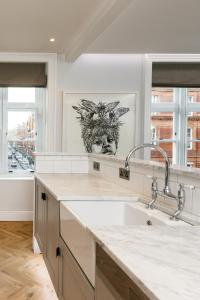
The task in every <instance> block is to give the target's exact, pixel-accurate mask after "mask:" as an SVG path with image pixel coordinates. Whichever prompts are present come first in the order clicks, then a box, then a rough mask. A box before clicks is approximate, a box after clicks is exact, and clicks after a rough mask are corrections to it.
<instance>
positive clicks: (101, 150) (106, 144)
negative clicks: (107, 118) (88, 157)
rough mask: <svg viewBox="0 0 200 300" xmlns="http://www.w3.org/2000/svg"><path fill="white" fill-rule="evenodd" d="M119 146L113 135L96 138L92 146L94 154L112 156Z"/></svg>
mask: <svg viewBox="0 0 200 300" xmlns="http://www.w3.org/2000/svg"><path fill="white" fill-rule="evenodd" d="M116 150H117V145H116V143H115V141H114V138H113V137H112V136H111V135H106V134H105V135H103V136H99V137H96V138H95V140H94V143H93V145H92V152H94V153H98V154H112V155H115V153H116Z"/></svg>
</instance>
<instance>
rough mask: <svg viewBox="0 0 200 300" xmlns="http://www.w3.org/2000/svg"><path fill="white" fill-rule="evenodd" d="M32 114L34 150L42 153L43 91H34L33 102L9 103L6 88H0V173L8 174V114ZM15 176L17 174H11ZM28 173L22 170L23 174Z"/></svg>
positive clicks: (41, 89) (40, 89)
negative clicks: (34, 132)
mask: <svg viewBox="0 0 200 300" xmlns="http://www.w3.org/2000/svg"><path fill="white" fill-rule="evenodd" d="M10 111H12V112H15V111H16V112H23V111H25V112H34V113H35V128H36V130H35V131H36V134H37V138H36V149H37V151H44V147H43V143H42V140H44V138H45V123H46V118H45V89H44V88H36V89H35V102H9V101H8V88H0V135H1V140H2V144H1V146H0V172H1V173H4V172H9V169H8V138H7V132H8V112H10ZM12 173H13V174H17V172H16V173H15V172H12ZM26 173H29V172H28V171H26V170H24V172H23V174H26Z"/></svg>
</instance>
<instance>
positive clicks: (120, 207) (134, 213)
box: [60, 201, 188, 286]
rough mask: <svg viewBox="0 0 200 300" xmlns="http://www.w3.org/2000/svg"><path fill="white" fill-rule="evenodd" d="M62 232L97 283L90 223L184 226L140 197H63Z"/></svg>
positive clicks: (80, 261) (67, 242)
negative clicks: (84, 199) (122, 199)
mask: <svg viewBox="0 0 200 300" xmlns="http://www.w3.org/2000/svg"><path fill="white" fill-rule="evenodd" d="M60 220H61V224H60V229H61V236H62V238H63V240H64V241H65V243H66V244H67V246H68V247H69V249H70V250H71V252H72V254H73V256H74V257H75V259H76V260H77V262H78V263H79V265H80V267H81V268H82V270H83V271H84V273H85V274H86V276H87V277H88V279H89V281H90V282H91V284H92V285H93V286H95V241H94V239H93V237H92V235H91V234H90V233H89V231H88V230H87V227H89V226H112V225H115V226H126V225H136V226H140V225H146V226H148V225H153V226H154V225H161V226H163V225H164V226H166V225H167V226H183V225H186V226H187V225H188V224H186V223H185V222H182V221H178V222H177V221H172V220H170V219H169V216H168V215H167V214H165V213H163V212H161V211H159V210H156V209H154V210H149V209H146V207H145V205H144V204H143V203H141V202H139V201H136V202H134V201H62V202H61V204H60Z"/></svg>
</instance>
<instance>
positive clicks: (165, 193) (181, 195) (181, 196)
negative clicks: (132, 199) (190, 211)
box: [125, 143, 185, 219]
mask: <svg viewBox="0 0 200 300" xmlns="http://www.w3.org/2000/svg"><path fill="white" fill-rule="evenodd" d="M144 148H153V149H155V150H157V151H159V152H160V154H161V155H162V157H163V158H164V161H165V184H164V188H163V190H162V191H159V190H158V184H157V178H156V177H153V182H152V185H151V192H152V200H151V202H149V203H148V205H147V208H151V209H153V208H154V206H155V205H154V203H155V202H156V200H157V196H158V195H160V196H162V197H167V198H170V199H174V200H177V203H178V209H177V210H176V211H175V213H174V214H173V215H172V216H171V219H178V216H179V215H180V213H181V212H182V210H183V208H184V204H185V191H184V187H183V185H181V184H180V185H179V190H178V195H177V196H176V195H174V194H173V193H172V192H171V189H170V187H169V165H170V161H169V158H168V155H167V153H166V152H165V150H164V149H162V148H161V147H159V146H157V145H154V144H150V143H146V144H142V145H138V146H136V147H134V148H133V149H132V150H131V151H130V152H129V153H128V155H127V157H126V160H125V169H126V170H127V171H129V169H130V167H129V161H130V159H131V156H132V155H133V154H134V153H135V152H136V151H137V150H140V149H144Z"/></svg>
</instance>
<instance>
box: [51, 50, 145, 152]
mask: <svg viewBox="0 0 200 300" xmlns="http://www.w3.org/2000/svg"><path fill="white" fill-rule="evenodd" d="M143 65H144V56H143V55H140V54H138V55H136V54H135V55H133V54H126V55H124V54H120V55H118V54H83V55H81V56H80V57H79V58H78V59H77V60H76V61H75V62H74V63H66V62H64V58H63V56H59V57H58V83H57V86H58V99H57V104H58V108H57V140H56V143H57V150H58V151H59V150H61V135H60V134H59V133H60V132H61V131H62V119H61V117H60V116H61V115H62V109H61V108H62V92H63V91H65V92H74V93H76V92H97V93H98V92H99V93H107V92H110V93H117V92H124V93H131V92H137V93H138V104H137V110H138V111H137V117H138V121H137V124H138V127H137V129H138V130H137V135H136V142H137V143H140V141H141V140H142V139H143V126H142V125H140V124H139V123H140V122H139V121H140V120H142V119H143V118H141V113H142V112H143V111H144V109H143V107H144V95H143Z"/></svg>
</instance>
